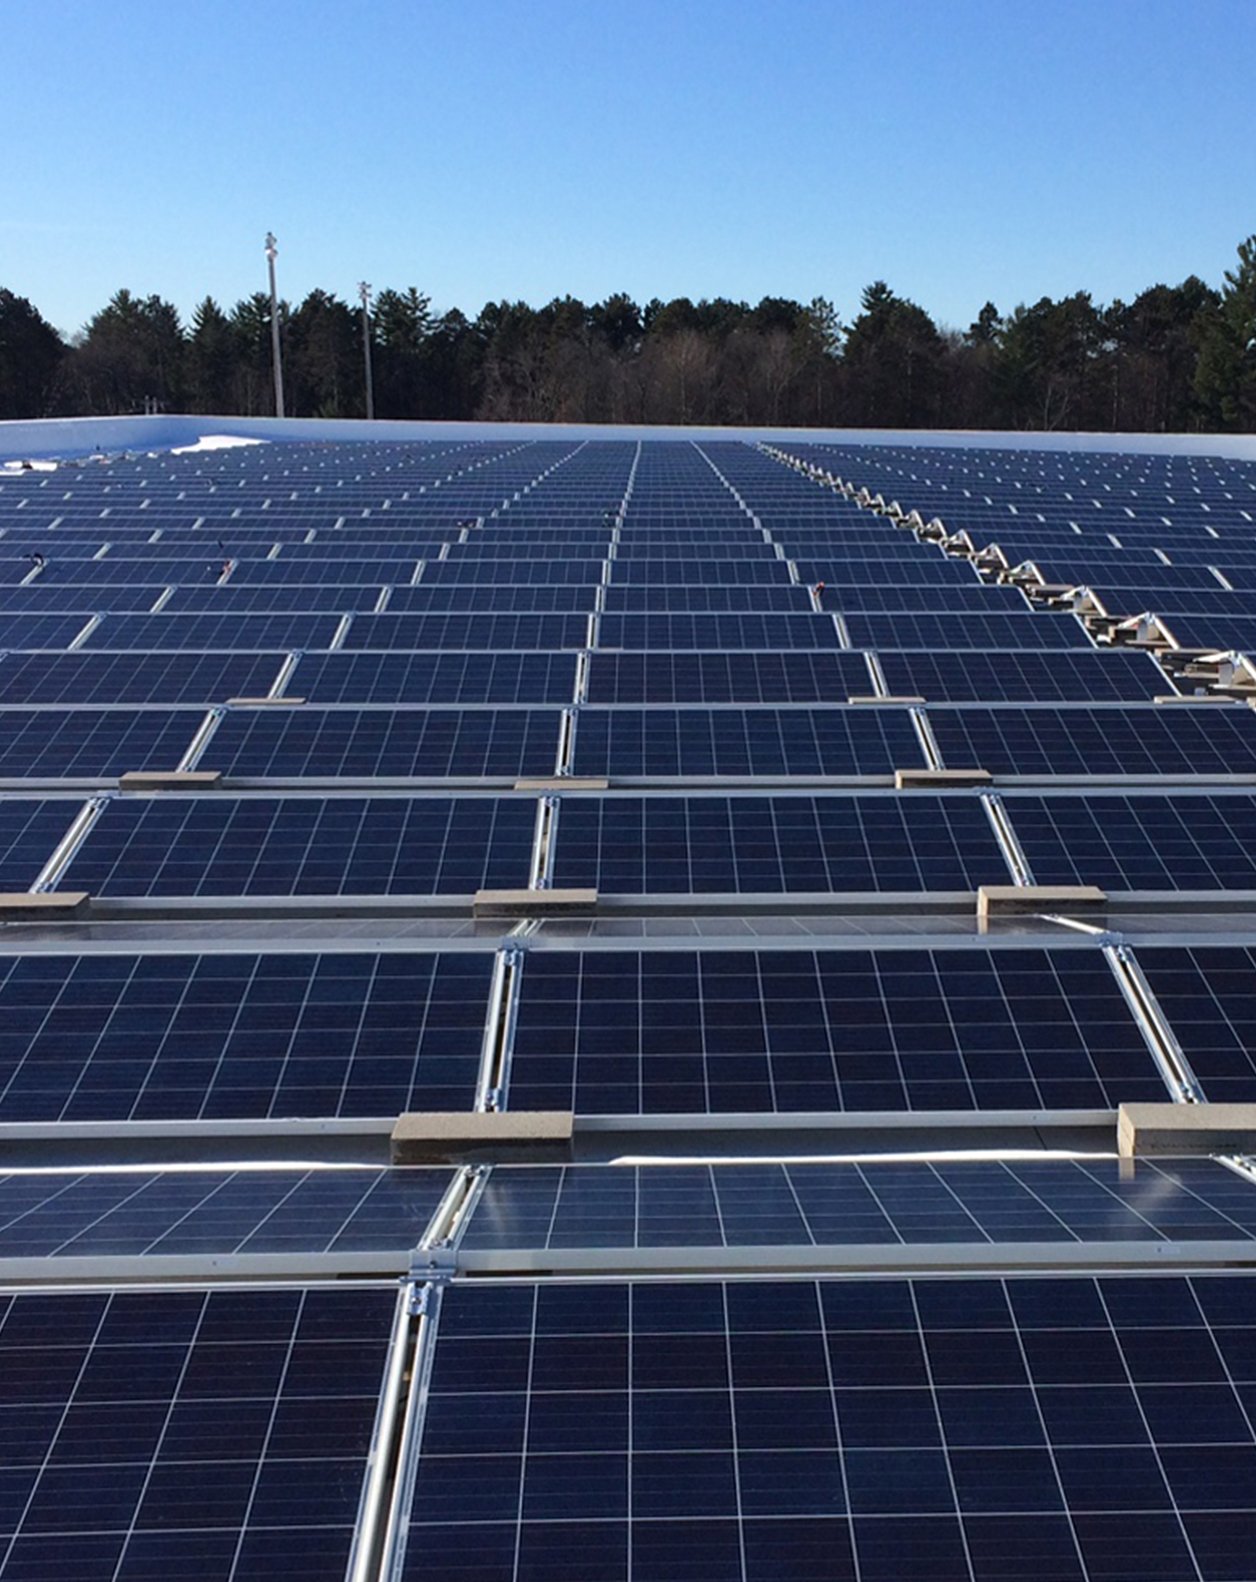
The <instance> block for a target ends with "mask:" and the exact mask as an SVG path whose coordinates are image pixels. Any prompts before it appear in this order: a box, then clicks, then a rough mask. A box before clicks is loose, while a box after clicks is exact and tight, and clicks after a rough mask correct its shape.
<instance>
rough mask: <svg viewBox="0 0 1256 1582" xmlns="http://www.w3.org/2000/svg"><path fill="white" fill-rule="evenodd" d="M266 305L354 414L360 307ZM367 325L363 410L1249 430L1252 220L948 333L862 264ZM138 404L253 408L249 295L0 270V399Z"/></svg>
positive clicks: (329, 405)
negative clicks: (53, 310)
mask: <svg viewBox="0 0 1256 1582" xmlns="http://www.w3.org/2000/svg"><path fill="white" fill-rule="evenodd" d="M279 315H280V333H281V338H282V345H283V364H284V383H285V394H286V406H287V411H288V414H289V415H290V416H303V417H305V416H312V417H358V416H361V415H362V414H363V412H364V409H365V372H364V356H363V344H362V319H361V314H360V311H359V310H358V309H357V308H354V307H351V306H350V305H349V304H348V303H347V302H345V301H343V300H342V299H341V298H339V297H337V296H335V295H333V294H332V293H330V292H327V291H311V292H310V294H309V295H308V296H307V297H306V298H305V300H304V301H303V302H301V303H299V304H298V305H297V306H295V307H293V306H290V305H289V304H288V303H281V304H280V306H279ZM369 323H370V337H371V350H372V363H373V368H374V381H373V382H374V394H375V410H376V415H377V416H378V417H381V418H450V419H466V418H480V419H488V420H516V421H527V422H588V423H599V422H605V423H732V424H751V425H769V424H770V425H789V426H798V427H803V426H807V427H810V426H816V427H884V428H975V429H982V428H1000V429H1083V430H1099V431H1111V432H1120V431H1127V432H1144V431H1152V432H1155V431H1165V432H1178V431H1197V432H1213V431H1237V432H1247V433H1250V432H1256V236H1252V237H1249V238H1248V239H1247V240H1246V241H1245V242H1243V243H1242V244H1241V245H1240V247H1239V249H1238V262H1237V264H1236V265H1235V266H1234V268H1232V269H1230V270H1228V271H1226V274H1225V279H1224V283H1223V285H1222V287H1221V289H1220V290H1215V289H1214V288H1213V287H1211V286H1209V285H1206V284H1205V283H1204V281H1202V280H1200V279H1199V278H1198V277H1196V276H1194V275H1192V276H1190V277H1189V278H1188V279H1186V280H1184V281H1183V282H1182V283H1181V285H1178V286H1164V285H1156V286H1151V287H1149V288H1148V289H1147V290H1146V291H1144V292H1142V293H1141V294H1140V295H1139V296H1137V297H1136V298H1135V299H1134V300H1133V301H1132V302H1129V303H1125V302H1120V301H1117V302H1113V303H1111V304H1109V305H1107V306H1101V305H1100V304H1098V303H1096V302H1095V301H1093V299H1092V297H1091V294H1090V293H1089V292H1087V291H1078V292H1075V293H1074V294H1073V295H1072V296H1068V297H1062V298H1060V299H1058V300H1053V299H1052V298H1050V297H1043V298H1042V299H1041V300H1040V301H1038V302H1035V303H1033V304H1032V305H1029V304H1021V305H1020V306H1018V307H1016V308H1014V309H1013V310H1012V311H1011V312H1009V313H1007V314H1003V313H1001V312H1000V311H999V309H998V308H997V307H996V306H995V305H994V303H992V302H988V303H987V304H986V305H985V307H984V308H982V310H981V312H980V313H979V314H978V315H977V318H976V319H975V321H974V322H973V323H972V324H970V325H969V326H968V328H967V329H966V330H956V329H950V328H946V327H942V326H939V325H938V324H937V323H936V322H935V321H934V320H933V319H932V318H931V317H930V315H929V314H928V313H927V312H926V311H925V310H924V309H923V308H921V307H919V306H918V305H917V304H916V303H914V302H911V301H908V300H907V299H906V298H905V297H901V296H899V295H897V293H895V292H894V291H893V290H892V289H891V288H890V287H889V286H888V285H887V284H886V283H885V282H884V281H881V280H878V281H875V282H874V283H873V284H872V285H870V286H868V287H867V289H866V290H865V291H864V292H863V294H862V297H861V300H860V303H859V311H858V312H857V313H856V314H855V315H854V316H853V318H852V319H851V320H850V322H848V323H847V322H843V321H842V319H841V318H840V317H839V315H838V312H837V310H836V308H835V307H834V305H833V304H832V303H831V302H829V301H827V300H826V299H824V298H823V297H816V298H815V299H813V300H812V301H811V302H808V303H805V304H804V303H800V302H795V301H792V300H790V299H788V298H784V297H765V298H764V299H763V300H762V301H761V302H759V303H758V304H756V305H755V306H751V305H750V304H749V303H746V302H732V301H729V300H727V299H726V298H723V297H716V298H714V299H712V300H709V301H708V300H705V299H704V300H702V301H699V302H692V301H690V299H689V298H688V297H677V298H675V299H674V300H673V301H670V302H661V301H659V300H658V299H657V298H656V299H654V300H652V301H650V302H647V303H646V304H645V305H644V306H640V305H638V304H637V303H636V302H634V301H633V299H632V298H631V297H629V296H627V295H623V294H617V295H614V296H610V297H608V298H607V299H606V301H604V302H598V303H594V304H592V305H589V304H586V303H584V302H581V301H578V300H577V299H576V298H574V297H569V296H568V297H562V298H556V299H555V300H554V301H553V302H550V303H548V304H547V305H546V306H544V307H541V308H532V307H530V306H529V305H528V304H527V303H525V302H507V301H503V302H490V303H488V304H487V306H486V307H485V308H484V309H483V310H482V311H481V313H480V314H479V316H478V317H477V318H475V319H469V318H467V317H466V315H465V314H463V313H461V312H460V311H459V310H458V309H457V308H453V309H451V310H450V311H449V312H447V313H444V314H440V315H437V314H434V313H433V312H432V308H431V302H430V299H429V298H428V297H427V296H425V295H424V294H423V293H422V292H421V291H419V290H417V289H416V288H414V287H410V288H409V289H408V290H387V291H381V292H379V294H378V295H377V297H376V298H375V300H374V303H373V304H372V310H371V315H370V321H369ZM147 410H157V411H171V412H192V413H206V414H214V413H218V414H240V415H248V416H255V415H257V416H265V415H269V414H271V413H273V411H274V406H273V386H272V374H271V328H270V299H269V297H268V296H266V295H265V294H264V293H258V294H257V295H255V296H251V297H247V298H245V299H244V300H243V301H241V302H237V303H236V305H235V307H234V308H233V309H231V311H230V312H228V311H226V310H225V309H224V308H223V307H221V306H220V305H219V304H218V303H217V302H216V301H215V300H214V299H213V298H212V297H206V298H205V300H204V301H203V302H201V303H200V305H199V306H198V307H197V308H196V310H195V312H194V313H193V314H192V318H191V322H190V323H188V324H184V323H183V322H182V321H181V319H180V317H179V313H178V311H177V309H176V308H175V307H174V306H173V304H171V303H170V302H167V301H164V300H163V299H162V298H161V297H158V296H148V297H141V296H136V295H133V294H132V293H131V292H130V291H126V290H123V291H119V292H117V293H116V295H115V296H113V297H112V298H111V299H110V301H109V302H108V303H107V304H106V305H105V306H104V307H103V308H102V309H101V310H100V311H99V312H98V313H96V314H95V315H94V316H93V317H92V319H91V320H90V321H89V322H88V323H87V324H86V325H85V326H84V328H83V330H82V331H81V332H80V333H79V334H77V335H75V336H73V337H71V338H70V339H69V340H68V341H67V340H65V339H64V338H63V337H62V336H61V335H60V334H59V333H58V332H57V331H56V330H55V329H54V328H53V327H52V326H51V325H50V324H49V323H48V322H47V321H46V320H45V319H44V318H43V316H42V315H41V314H40V313H39V311H38V309H37V308H36V307H35V306H34V305H33V304H32V303H31V302H29V301H28V300H27V299H26V298H24V297H20V296H17V295H15V294H14V293H13V292H12V291H8V290H4V289H0V418H19V417H48V416H82V415H90V416H105V415H114V414H119V413H131V412H143V411H147Z"/></svg>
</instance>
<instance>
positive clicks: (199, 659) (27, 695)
mask: <svg viewBox="0 0 1256 1582" xmlns="http://www.w3.org/2000/svg"><path fill="white" fill-rule="evenodd" d="M283 661H284V655H283V654H252V653H249V654H204V653H183V654H160V655H158V654H152V655H150V654H97V653H92V654H82V653H76V654H9V655H7V656H6V658H5V659H4V661H3V662H0V705H3V704H6V703H58V704H67V703H68V704H73V703H206V704H209V703H225V702H226V701H227V699H228V698H258V697H265V696H266V694H267V693H268V692H269V691H270V689H271V687H272V685H273V684H274V682H275V680H276V679H277V677H278V675H279V669H280V666H281V665H282V664H283Z"/></svg>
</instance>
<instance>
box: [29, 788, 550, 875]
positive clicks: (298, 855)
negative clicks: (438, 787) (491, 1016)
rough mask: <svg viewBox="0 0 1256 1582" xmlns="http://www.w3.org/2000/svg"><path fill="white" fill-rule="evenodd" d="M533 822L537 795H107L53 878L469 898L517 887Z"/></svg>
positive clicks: (528, 861) (530, 842) (526, 870)
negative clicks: (118, 798) (102, 808)
mask: <svg viewBox="0 0 1256 1582" xmlns="http://www.w3.org/2000/svg"><path fill="white" fill-rule="evenodd" d="M2 810H3V804H2V803H0V812H2ZM535 830H536V807H535V804H534V803H533V802H531V801H530V800H525V799H523V798H518V799H515V800H497V799H491V800H490V799H488V798H477V799H471V798H462V799H460V800H454V799H451V798H448V797H425V798H419V797H416V798H410V799H406V800H402V799H401V798H398V797H334V798H331V799H327V798H323V797H287V798H285V799H283V800H277V799H275V798H272V797H249V798H243V799H238V798H234V797H223V796H221V795H214V796H208V797H174V798H160V797H158V798H153V799H151V800H146V801H130V800H126V801H116V802H113V803H111V804H110V806H109V807H107V808H106V809H105V812H104V814H103V815H102V816H101V818H99V819H98V820H97V822H96V823H95V824H94V825H93V826H92V828H91V830H90V831H89V832H88V835H87V838H86V840H85V841H84V842H83V844H82V846H80V847H79V849H78V851H76V852H75V854H74V856H73V858H72V859H71V861H70V863H69V866H68V867H67V869H66V870H65V873H64V875H63V876H62V877H61V879H60V880H59V881H58V885H57V888H58V889H62V890H86V891H87V893H88V894H89V895H99V896H182V895H186V896H214V895H217V896H233V895H241V896H245V895H247V896H300V895H307V896H314V895H344V896H349V895H359V896H365V895H462V896H468V895H471V894H473V893H474V892H475V891H476V890H480V889H507V890H512V889H522V888H524V887H526V885H527V883H528V874H529V871H530V868H531V860H532V845H533V839H534V835H535Z"/></svg>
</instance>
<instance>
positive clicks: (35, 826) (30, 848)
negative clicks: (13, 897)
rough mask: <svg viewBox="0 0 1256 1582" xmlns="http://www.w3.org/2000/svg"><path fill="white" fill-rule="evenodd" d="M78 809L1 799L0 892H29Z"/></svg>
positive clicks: (68, 804)
mask: <svg viewBox="0 0 1256 1582" xmlns="http://www.w3.org/2000/svg"><path fill="white" fill-rule="evenodd" d="M81 806H82V803H81V802H78V801H69V800H66V801H55V802H54V801H47V802H34V801H31V800H29V799H28V798H25V797H0V891H18V890H29V889H30V887H31V885H32V884H34V882H35V880H36V879H37V878H38V877H39V875H40V873H41V872H42V870H43V868H44V866H45V864H46V863H47V862H48V859H49V858H50V857H51V856H52V854H53V852H54V851H55V850H56V848H57V846H58V845H59V843H60V841H61V838H62V836H63V835H65V833H66V832H67V830H68V829H69V827H70V825H71V824H72V823H73V822H74V819H75V818H76V817H77V815H78V812H79V809H80V808H81Z"/></svg>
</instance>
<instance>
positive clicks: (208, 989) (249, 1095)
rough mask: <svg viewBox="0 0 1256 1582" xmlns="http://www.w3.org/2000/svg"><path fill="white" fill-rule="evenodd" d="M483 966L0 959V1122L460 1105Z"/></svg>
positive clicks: (468, 1088)
mask: <svg viewBox="0 0 1256 1582" xmlns="http://www.w3.org/2000/svg"><path fill="white" fill-rule="evenodd" d="M491 966H492V962H491V959H490V958H489V957H487V956H481V955H478V954H470V953H467V954H465V955H456V954H454V955H450V954H446V955H418V954H413V955H412V954H407V955H397V956H387V955H385V956H375V955H368V954H362V955H344V954H342V955H336V954H325V955H321V956H319V955H306V956H299V955H275V956H257V955H253V956H247V955H228V956H189V955H182V956H95V957H93V956H79V957H70V956H28V957H18V958H11V959H9V960H6V961H3V962H0V1118H3V1119H5V1120H22V1121H54V1120H63V1121H71V1120H117V1121H121V1120H144V1119H149V1120H214V1119H219V1120H240V1119H248V1118H255V1119H259V1118H266V1117H283V1116H288V1117H292V1116H311V1117H324V1116H336V1115H344V1116H367V1115H379V1116H387V1115H399V1114H401V1113H402V1111H404V1110H408V1109H468V1108H470V1106H471V1102H472V1098H473V1096H474V1093H475V1086H476V1080H477V1076H478V1071H479V1060H480V1043H481V1039H482V1036H483V1030H484V1019H485V1010H486V998H487V994H488V984H489V974H490V971H491Z"/></svg>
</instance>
